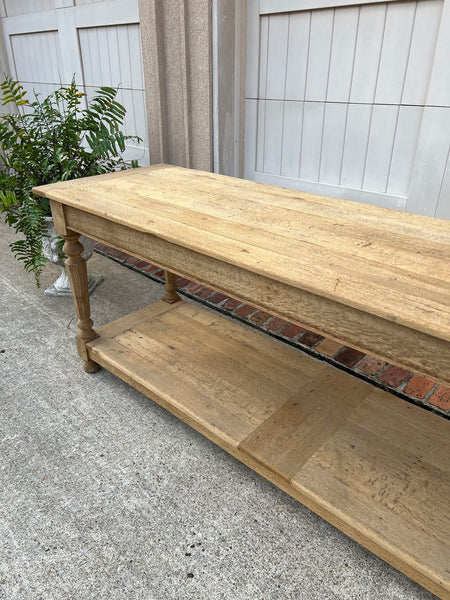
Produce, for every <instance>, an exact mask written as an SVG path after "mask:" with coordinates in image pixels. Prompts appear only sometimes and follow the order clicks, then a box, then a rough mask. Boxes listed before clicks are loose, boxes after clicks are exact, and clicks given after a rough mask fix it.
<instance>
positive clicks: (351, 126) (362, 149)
mask: <svg viewBox="0 0 450 600" xmlns="http://www.w3.org/2000/svg"><path fill="white" fill-rule="evenodd" d="M352 90H353V88H352ZM361 93H362V92H361ZM355 94H356V92H355ZM352 95H353V91H352ZM371 118H372V108H371V106H369V105H364V104H349V105H348V112H347V123H346V129H345V142H344V149H343V155H342V166H341V177H340V181H339V185H341V186H343V187H346V188H354V189H355V190H360V189H362V187H363V179H364V167H365V164H366V153H367V144H368V141H369V132H370V121H371ZM358 193H360V192H358ZM361 195H362V192H361V193H360V197H361Z"/></svg>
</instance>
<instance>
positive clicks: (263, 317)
mask: <svg viewBox="0 0 450 600" xmlns="http://www.w3.org/2000/svg"><path fill="white" fill-rule="evenodd" d="M271 316H272V315H269V313H266V312H262V310H258V312H257V313H256V314H255V315H253V316H252V317H250V321H254V322H255V323H258V324H259V325H262V324H263V323H265V322H266V321H267V319H270V317H271Z"/></svg>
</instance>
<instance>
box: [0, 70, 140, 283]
mask: <svg viewBox="0 0 450 600" xmlns="http://www.w3.org/2000/svg"><path fill="white" fill-rule="evenodd" d="M0 89H1V100H2V103H3V105H11V106H13V107H14V109H15V112H14V113H7V114H3V115H0V212H3V213H4V214H5V221H6V222H7V223H8V224H9V225H10V226H11V227H13V228H14V229H15V231H16V233H18V234H21V235H22V238H23V239H20V240H18V241H16V242H13V244H11V250H12V251H13V252H14V255H15V256H16V258H17V259H19V260H21V261H23V263H24V266H25V269H26V270H27V271H31V272H33V273H34V275H35V278H36V283H37V285H39V276H40V274H41V271H42V267H43V265H44V264H45V262H46V260H45V258H44V257H43V256H42V238H43V237H45V236H46V231H47V230H46V225H45V217H46V216H50V214H51V212H50V205H49V202H48V200H47V199H46V198H39V197H36V196H34V195H33V194H32V192H31V190H32V188H33V187H34V186H37V185H44V184H48V183H53V182H56V181H64V180H68V179H76V178H79V177H88V176H90V175H98V174H101V173H107V172H109V171H114V170H119V169H127V168H129V167H131V166H137V163H136V162H135V161H133V162H132V163H127V162H126V161H125V160H124V159H123V156H122V153H123V152H124V150H125V147H126V142H127V141H128V140H133V141H135V142H141V141H142V140H141V139H140V138H139V137H137V136H126V135H124V134H123V131H122V127H123V122H124V118H125V114H126V111H125V108H124V107H123V106H122V105H121V104H120V103H119V102H118V101H117V93H118V90H117V89H114V88H111V87H101V88H100V89H99V90H97V91H96V93H95V95H94V97H93V98H92V99H91V100H90V101H88V102H87V104H86V105H85V104H84V101H83V97H84V96H85V94H84V93H83V92H81V91H80V90H79V89H78V87H77V86H76V84H75V82H74V81H72V83H71V84H70V85H68V86H61V87H60V88H59V89H57V90H55V91H54V92H53V93H51V94H50V95H49V96H47V97H46V98H44V99H42V100H41V99H40V97H39V95H38V94H35V99H34V100H32V101H30V100H29V99H28V98H27V93H26V91H25V90H24V89H23V86H21V85H20V83H18V82H17V81H14V80H13V79H11V78H6V79H5V80H4V81H3V83H2V84H1V85H0Z"/></svg>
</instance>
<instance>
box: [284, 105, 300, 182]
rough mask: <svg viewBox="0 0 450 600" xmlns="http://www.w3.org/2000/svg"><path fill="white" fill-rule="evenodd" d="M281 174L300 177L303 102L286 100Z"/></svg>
mask: <svg viewBox="0 0 450 600" xmlns="http://www.w3.org/2000/svg"><path fill="white" fill-rule="evenodd" d="M283 114H284V116H283V146H282V150H281V175H285V176H287V177H298V171H299V167H300V149H301V138H302V127H303V102H291V101H289V100H286V101H285V102H284V113H283Z"/></svg>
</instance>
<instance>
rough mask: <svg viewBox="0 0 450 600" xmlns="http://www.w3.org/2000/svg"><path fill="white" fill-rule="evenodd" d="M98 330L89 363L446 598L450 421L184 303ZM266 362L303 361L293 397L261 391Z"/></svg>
mask: <svg viewBox="0 0 450 600" xmlns="http://www.w3.org/2000/svg"><path fill="white" fill-rule="evenodd" d="M161 305H162V306H161ZM143 320H144V321H143ZM194 331H195V336H193V332H194ZM101 333H102V334H101V336H100V337H99V338H97V339H95V340H93V341H91V342H89V343H88V345H87V346H88V352H89V356H90V358H91V359H92V360H95V361H97V362H98V363H99V364H102V365H104V366H106V367H107V368H108V369H109V370H111V371H112V372H113V373H116V374H117V375H118V376H119V377H121V378H122V379H124V380H125V381H127V382H128V383H130V384H131V385H133V386H134V387H136V388H137V389H138V390H140V391H142V392H143V393H145V394H146V395H147V396H149V397H150V398H152V399H153V400H155V401H156V402H157V403H159V404H161V405H162V406H163V407H165V408H167V409H168V410H170V411H171V412H172V413H173V414H175V415H176V416H178V417H180V418H181V419H183V420H184V421H185V422H186V423H188V424H189V425H191V426H192V427H194V428H195V429H197V430H198V431H200V432H201V433H203V434H204V435H206V436H207V437H208V438H209V439H211V440H213V441H214V442H215V443H217V444H219V445H220V446H221V447H222V448H224V449H226V450H227V451H228V452H230V453H231V454H232V455H233V456H235V457H237V458H239V459H240V460H241V461H242V462H244V463H245V464H247V465H249V466H251V468H253V469H255V470H256V471H257V472H259V473H261V474H262V475H264V476H265V477H267V478H268V479H269V480H270V481H272V482H274V483H275V484H276V485H278V486H279V487H281V488H282V489H284V490H285V491H286V492H287V493H289V494H291V495H292V496H293V497H294V498H297V499H298V500H300V501H301V502H303V503H304V504H305V505H306V506H309V507H310V508H312V509H313V510H315V511H316V512H317V513H318V514H320V515H321V516H323V517H324V518H326V519H327V520H328V521H329V522H330V523H332V524H334V525H336V526H338V527H339V528H340V529H342V530H343V531H344V532H346V533H347V534H349V535H351V536H352V537H353V538H354V539H355V540H357V541H358V542H360V543H362V544H364V545H365V546H366V547H368V548H369V549H371V550H372V551H374V552H376V553H377V554H378V555H379V556H380V557H382V558H383V559H385V560H387V561H388V562H390V563H391V564H392V565H394V566H395V567H396V568H398V569H400V570H401V571H403V572H404V573H405V574H407V575H408V576H410V577H412V578H413V579H415V580H416V581H418V582H419V583H421V584H422V585H424V586H425V587H427V588H428V589H430V590H431V591H433V592H434V593H437V594H438V595H440V596H441V597H442V598H446V597H448V595H449V593H450V577H449V573H448V561H447V557H448V545H447V540H448V536H449V518H448V515H447V511H446V506H445V503H444V502H442V498H443V497H444V498H445V497H447V495H448V494H449V493H450V490H447V488H448V487H449V486H450V479H449V477H448V474H449V469H450V467H449V465H450V442H449V439H450V438H449V435H448V434H449V423H448V421H445V420H444V419H441V418H439V417H437V416H436V415H433V414H431V413H424V411H423V410H422V409H420V408H418V407H415V406H413V405H410V404H408V403H405V402H404V401H402V400H400V399H398V398H395V397H392V396H390V395H388V394H387V393H386V392H382V391H381V390H374V389H373V388H372V387H371V386H370V385H369V384H367V383H365V382H362V381H360V380H357V379H355V378H351V377H349V376H347V375H344V374H343V373H340V372H337V371H336V370H335V369H333V368H332V367H330V366H328V365H324V364H320V365H319V366H318V367H317V364H318V363H317V362H316V361H314V360H313V359H311V358H305V357H301V356H300V355H299V353H298V352H296V351H294V350H292V349H290V348H288V347H280V346H279V345H278V344H276V343H275V342H273V341H272V340H269V339H268V338H267V337H264V336H261V335H259V334H257V333H254V332H248V331H244V330H243V329H242V328H241V327H240V326H238V325H236V324H235V323H231V322H229V321H226V320H224V319H223V318H221V317H218V316H217V315H215V314H211V313H209V312H206V311H205V310H203V309H199V308H198V307H196V306H193V305H189V304H187V303H177V304H174V305H171V306H170V305H168V304H165V303H163V302H160V303H157V304H156V305H154V306H152V307H148V308H146V309H144V311H137V312H136V313H133V314H132V315H128V316H127V317H126V318H124V319H120V320H119V321H118V322H116V323H113V324H110V325H106V326H104V327H103V328H102V332H101ZM193 341H194V343H192V342H193ZM248 343H249V344H250V346H251V347H252V348H254V349H255V350H256V355H255V357H252V358H251V361H252V362H251V368H250V370H249V369H248V368H247V367H248V365H247V364H246V363H245V361H243V360H242V356H244V355H245V354H246V353H247V352H248ZM269 347H270V348H271V349H270V351H269V350H268V349H269ZM274 354H276V355H277V356H278V358H279V361H280V363H281V364H283V363H284V362H286V364H287V365H289V366H288V369H289V370H291V369H294V370H295V367H294V366H293V365H294V364H295V360H296V359H297V358H298V359H300V362H299V365H298V367H299V369H298V372H297V373H298V380H297V381H294V380H292V382H293V386H294V387H297V386H298V390H297V391H296V392H295V394H294V395H291V391H289V390H287V388H286V387H285V386H284V385H282V384H277V383H276V382H275V380H272V383H271V384H270V386H269V387H270V389H269V388H267V389H266V391H263V392H262V393H261V388H260V383H259V382H260V377H261V373H262V371H264V372H265V376H266V377H269V378H270V377H273V376H274V369H273V356H274ZM255 361H256V362H255ZM305 361H306V362H310V363H311V364H312V365H313V366H312V370H311V371H310V372H309V374H308V367H305ZM281 368H282V367H281ZM317 369H319V370H317ZM202 370H203V372H201V371H202ZM311 375H312V377H311ZM236 377H237V380H238V382H239V385H235V382H236ZM294 379H295V378H294ZM244 380H245V381H244Z"/></svg>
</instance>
